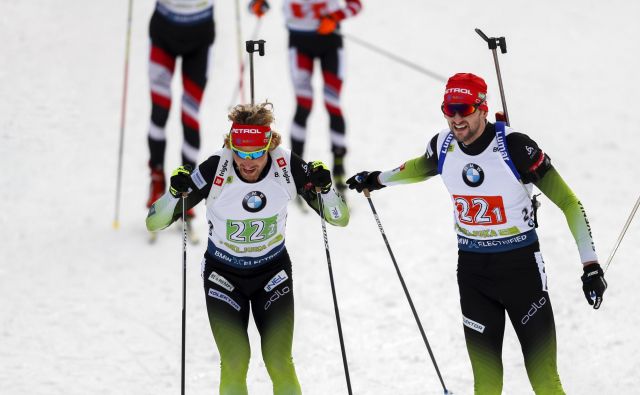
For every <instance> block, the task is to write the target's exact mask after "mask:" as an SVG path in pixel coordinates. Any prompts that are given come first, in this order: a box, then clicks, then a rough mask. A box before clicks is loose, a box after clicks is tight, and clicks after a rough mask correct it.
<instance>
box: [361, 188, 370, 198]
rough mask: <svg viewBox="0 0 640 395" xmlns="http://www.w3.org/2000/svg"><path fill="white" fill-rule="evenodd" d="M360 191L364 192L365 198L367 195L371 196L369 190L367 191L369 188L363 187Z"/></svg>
mask: <svg viewBox="0 0 640 395" xmlns="http://www.w3.org/2000/svg"><path fill="white" fill-rule="evenodd" d="M362 193H364V196H365V197H366V198H369V197H370V196H371V194H370V192H369V190H368V189H367V188H365V189H363V190H362Z"/></svg>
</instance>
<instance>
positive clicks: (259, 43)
mask: <svg viewBox="0 0 640 395" xmlns="http://www.w3.org/2000/svg"><path fill="white" fill-rule="evenodd" d="M265 42H266V41H264V40H248V41H247V42H246V47H245V48H246V50H247V52H248V53H254V52H258V55H260V56H264V44H265Z"/></svg>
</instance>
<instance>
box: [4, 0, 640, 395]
mask: <svg viewBox="0 0 640 395" xmlns="http://www.w3.org/2000/svg"><path fill="white" fill-rule="evenodd" d="M272 3H273V4H272V11H271V12H270V13H269V14H268V15H267V16H266V17H265V19H264V22H263V26H262V30H261V34H260V38H263V39H265V40H266V41H267V55H266V56H265V57H262V58H260V57H257V58H256V59H255V66H256V98H257V100H264V99H269V100H270V101H271V102H273V103H274V105H275V112H276V125H275V126H276V128H277V129H278V130H280V131H282V132H283V134H284V135H285V136H288V128H289V123H290V119H291V116H292V112H293V109H294V107H293V105H294V103H293V95H292V89H291V87H290V83H289V77H288V71H287V67H288V66H287V47H286V45H287V44H286V34H285V30H284V27H283V21H282V12H281V9H280V8H281V2H280V1H276V0H274V1H273V2H272ZM401 3H402V4H400V3H398V4H396V3H393V4H392V3H390V2H380V1H364V10H363V12H362V13H361V15H359V16H358V17H357V18H355V19H353V20H351V21H347V22H345V23H344V29H345V32H348V33H350V34H353V35H354V36H357V37H359V38H361V39H365V40H367V41H369V42H372V43H374V44H375V45H378V46H380V47H383V48H386V49H388V50H390V51H392V52H394V53H396V54H399V55H401V56H403V57H406V58H407V59H409V60H410V61H413V62H415V63H418V64H420V65H422V66H424V67H426V68H428V69H430V70H433V71H434V72H436V73H438V74H442V75H447V76H448V75H451V74H453V73H455V72H461V71H471V72H474V73H476V74H479V75H481V76H483V77H485V79H486V80H487V83H488V84H489V86H490V88H489V105H490V110H491V111H492V112H493V111H495V110H497V109H498V108H499V107H500V96H499V92H498V86H497V78H496V76H495V70H494V65H493V61H492V56H491V53H490V51H489V50H487V48H486V44H485V43H484V42H483V41H481V39H480V38H479V37H478V36H477V35H476V34H475V32H474V31H473V29H474V28H476V27H479V28H481V29H483V31H484V32H485V33H486V34H488V35H489V36H502V35H504V36H506V37H507V44H508V49H509V52H508V53H507V54H505V55H499V59H500V66H501V70H502V73H503V80H504V83H505V91H506V97H507V101H508V109H509V113H510V117H511V121H512V124H513V125H514V127H515V128H516V129H517V130H519V131H522V132H525V133H529V134H530V135H531V136H532V137H533V138H534V139H535V140H536V141H537V142H538V143H539V145H540V146H541V147H542V149H543V150H544V151H545V152H547V153H548V154H549V155H550V156H551V158H552V160H553V162H554V164H555V166H556V167H557V169H558V170H559V172H560V173H561V174H562V175H563V177H564V178H565V179H566V180H567V181H568V183H569V185H570V186H571V187H572V188H573V190H574V192H575V193H576V194H577V195H578V196H579V197H580V198H581V201H582V202H583V203H584V205H585V207H586V209H587V212H588V214H589V218H590V221H591V226H592V229H593V234H594V237H595V241H596V246H597V247H598V251H599V255H600V260H601V262H602V263H604V261H605V260H606V258H607V257H608V255H609V252H610V251H611V248H612V247H613V245H614V243H615V240H616V239H617V237H618V234H619V232H620V229H621V228H622V225H623V224H624V222H625V220H626V218H627V215H628V214H629V212H630V210H631V207H632V206H633V204H634V202H635V200H636V199H637V197H638V194H639V193H640V184H639V183H638V181H637V177H636V173H637V172H636V168H637V165H636V155H637V153H636V148H637V146H638V143H640V137H639V134H638V133H639V130H638V124H640V115H639V113H638V112H637V111H635V108H634V107H633V103H635V101H636V100H637V97H636V96H637V95H636V92H637V91H638V88H639V87H640V77H639V74H638V70H639V69H640V58H639V56H638V51H637V37H639V36H640V25H638V23H637V21H636V18H635V17H636V16H637V15H639V14H640V4H637V3H633V2H625V1H622V0H612V1H609V2H606V3H605V2H596V1H592V0H589V1H577V0H568V1H564V2H551V1H549V0H544V1H539V2H535V3H526V4H515V3H517V2H506V1H491V0H490V1H487V2H484V3H478V2H471V1H468V0H462V1H458V2H440V3H433V2H424V1H419V0H403V1H402V2H401ZM2 4H3V6H4V8H5V10H4V12H3V14H2V15H1V16H0V37H2V38H3V40H2V41H3V44H2V48H3V51H2V52H3V58H2V61H1V62H0V87H2V91H3V94H2V95H0V161H1V164H2V169H3V171H2V173H1V175H0V180H1V181H2V182H1V183H0V185H2V186H3V187H4V190H5V196H6V198H5V200H6V199H8V202H7V203H8V204H7V206H6V207H7V209H6V210H5V213H4V214H3V215H2V216H0V225H2V226H0V239H1V240H2V247H1V248H0V258H1V259H0V298H1V299H0V323H1V325H0V383H2V384H1V389H0V393H2V394H11V395H14V394H65V395H66V394H175V393H177V392H178V391H179V387H180V331H181V327H180V314H181V299H180V297H181V273H182V255H181V252H182V251H181V246H182V242H181V236H180V233H179V232H177V231H172V230H169V231H165V232H164V233H162V234H160V236H159V238H158V241H157V243H156V245H153V246H150V245H149V244H148V243H147V238H148V235H147V233H146V230H145V229H144V217H145V215H146V209H145V207H144V202H145V200H146V193H147V186H148V174H147V168H146V162H147V146H146V128H147V123H148V115H149V99H148V90H147V89H148V84H147V74H146V72H147V53H148V37H147V28H148V22H149V17H150V15H151V11H152V9H153V4H154V2H153V1H151V0H147V1H136V2H134V15H133V25H132V36H131V56H130V65H129V67H130V68H129V73H130V74H129V91H128V103H129V104H128V112H127V123H126V134H125V140H124V142H125V150H124V161H123V164H124V172H123V180H122V200H121V202H122V205H121V213H120V223H121V227H120V229H119V230H118V231H115V230H113V229H112V228H111V222H112V220H113V211H114V201H115V199H114V195H115V184H116V180H115V176H116V165H117V147H118V138H119V117H120V115H119V114H120V100H121V94H122V69H123V61H124V42H125V32H126V13H127V2H126V1H125V0H121V1H117V2H114V1H105V0H95V1H91V2H86V1H80V0H67V1H65V2H64V4H62V3H60V2H51V1H45V0H32V1H20V2H7V1H5V2H2ZM242 8H243V15H242V18H243V21H244V22H243V28H244V34H245V39H247V38H248V37H247V36H248V35H249V34H250V32H251V31H252V30H253V24H254V21H253V19H251V17H250V16H248V15H247V14H246V12H244V10H245V7H244V5H243V6H242ZM498 10H499V11H498ZM233 12H234V7H233V2H231V1H218V2H217V5H216V23H217V26H216V29H217V30H216V33H217V36H216V42H215V45H214V47H213V57H212V66H211V69H210V80H209V85H208V87H207V91H206V95H205V101H204V103H203V106H202V107H203V110H202V116H201V124H202V129H203V130H202V136H203V138H202V140H203V141H202V151H201V159H202V160H204V159H205V158H206V156H207V155H209V154H210V153H212V152H214V151H215V150H216V149H217V147H219V146H220V144H221V141H222V135H223V133H224V132H225V131H226V130H227V129H228V121H227V120H226V111H227V109H226V106H227V104H228V101H229V98H230V97H231V92H232V90H233V86H234V84H235V80H236V74H237V64H236V58H237V54H236V36H235V19H234V18H235V17H234V13H233ZM345 47H346V62H347V63H346V64H347V80H346V83H345V87H344V94H343V106H344V109H345V112H346V116H347V122H348V124H347V127H348V140H349V143H350V148H351V153H350V156H349V157H348V163H347V167H348V169H349V172H355V171H358V170H362V169H369V170H374V169H383V170H386V169H390V168H393V167H395V166H397V165H399V164H401V163H402V162H403V161H404V160H406V159H409V158H412V157H416V156H418V155H420V154H421V153H422V152H423V151H424V149H425V147H426V144H427V142H428V140H429V139H430V138H431V136H433V135H434V134H435V133H436V132H437V131H438V130H440V129H441V128H443V127H445V122H444V120H443V119H442V116H441V114H440V110H439V108H438V107H439V105H440V102H441V97H442V91H443V84H442V83H441V82H439V81H435V80H433V79H430V78H428V77H425V76H422V75H420V74H418V73H416V72H414V71H412V70H410V69H407V68H405V67H404V66H402V65H399V64H397V63H394V62H392V61H390V60H388V59H386V58H383V57H380V56H379V55H377V54H375V53H372V52H371V51H369V50H367V49H365V48H362V47H360V46H358V45H357V44H355V43H352V42H349V41H347V42H346V43H345ZM246 81H247V84H248V79H247V80H246ZM314 81H315V86H316V101H315V106H314V111H313V112H312V115H311V117H310V119H309V125H310V127H309V139H308V140H309V142H308V152H307V153H306V155H305V156H306V158H307V159H321V160H324V161H326V162H327V163H330V152H329V145H328V132H327V130H326V129H327V125H328V121H327V116H326V114H325V113H324V108H323V105H322V98H321V89H319V88H318V87H319V83H320V78H319V77H318V76H317V75H316V78H315V80H314ZM180 92H181V87H180V85H179V78H175V79H174V94H179V93H180ZM176 98H177V96H176ZM176 103H179V99H176V100H174V104H176ZM168 138H169V142H168V147H167V163H166V167H167V169H172V168H173V167H175V166H176V165H177V161H178V159H179V158H178V156H179V154H178V153H179V144H180V141H181V131H180V125H179V109H178V106H177V105H174V108H173V109H172V114H171V117H170V120H169V124H168ZM372 196H373V199H374V203H375V205H376V208H377V210H378V212H379V213H380V217H381V220H382V223H383V225H384V227H385V231H386V233H387V235H388V238H389V241H390V243H391V246H392V248H393V251H394V253H395V255H396V259H397V261H398V264H399V265H400V268H401V270H402V273H403V275H404V277H405V281H406V283H407V286H408V288H409V290H410V292H411V295H412V297H413V301H414V304H415V306H416V308H417V310H418V313H419V315H420V318H421V320H422V323H423V325H424V328H425V331H426V333H427V336H428V338H429V341H430V344H431V347H432V348H433V352H434V354H435V356H436V358H437V361H438V364H439V367H440V370H441V372H442V374H443V376H444V379H445V382H446V384H447V386H448V387H449V388H450V389H451V390H453V391H454V392H455V393H456V394H470V393H472V392H473V390H472V388H473V380H472V376H471V368H470V364H469V362H468V358H467V353H466V348H465V346H464V339H463V333H462V325H461V318H460V313H459V306H458V290H457V284H456V277H455V262H456V244H455V237H454V234H453V231H452V224H451V212H450V210H451V208H450V203H449V198H448V195H447V193H446V190H445V189H444V186H443V185H442V183H441V181H440V180H430V181H428V182H426V183H422V184H415V185H410V186H404V187H396V188H387V189H385V190H384V191H380V192H377V193H374V194H373V195H372ZM348 198H349V202H350V205H351V206H352V211H353V213H352V220H351V223H350V225H349V226H348V227H347V228H346V229H337V228H333V227H329V230H328V231H329V243H330V247H331V257H332V263H333V270H334V277H335V281H336V288H337V294H338V298H339V306H340V314H341V319H342V325H343V332H344V337H345V342H346V344H345V346H346V351H347V356H348V361H349V368H350V374H351V382H352V386H353V392H354V394H375V395H386V394H388V395H392V394H394V395H395V394H407V395H412V394H427V393H432V394H436V393H442V389H441V386H440V383H439V381H438V379H437V376H436V374H435V372H434V370H433V366H432V365H431V362H430V360H429V357H428V354H427V352H426V348H425V347H424V344H423V342H422V339H421V337H420V334H419V332H418V329H417V327H416V325H415V321H414V319H413V316H412V314H411V310H410V309H409V306H408V304H407V302H406V300H405V297H404V294H403V291H402V288H401V286H400V284H399V282H398V279H397V276H396V273H395V270H394V268H393V265H392V263H391V261H390V259H389V256H388V254H387V251H386V249H385V246H384V244H383V242H382V240H381V237H380V234H379V232H378V229H377V227H376V224H375V221H374V219H373V216H372V215H371V213H370V210H369V207H368V205H367V203H366V201H365V199H364V198H363V197H361V196H356V195H355V194H353V193H351V194H349V196H348ZM542 203H543V206H542V208H541V211H540V223H541V228H540V230H539V235H540V238H541V245H542V253H543V255H544V257H545V262H546V265H547V266H546V267H547V273H548V275H549V285H550V293H551V298H552V300H553V306H554V310H555V318H556V325H557V337H558V364H559V370H560V376H561V379H562V381H563V384H564V387H565V390H566V391H567V393H570V394H614V393H616V394H629V393H633V392H634V391H636V388H637V385H638V373H637V372H638V371H639V370H640V363H639V362H638V361H639V360H638V354H639V353H640V341H638V338H637V336H636V335H634V333H637V328H638V327H640V318H639V316H638V314H637V306H638V305H639V304H640V296H639V295H638V292H636V288H637V284H636V283H637V278H639V277H640V269H638V266H637V264H636V263H637V262H638V261H639V260H640V253H639V252H638V249H637V248H636V245H637V244H638V242H639V241H640V219H638V218H636V219H635V221H634V222H633V223H632V224H631V226H630V228H629V230H628V233H627V235H626V238H625V240H623V242H622V244H621V246H620V248H619V250H618V254H617V256H616V258H615V260H614V262H613V264H612V266H611V268H610V270H609V272H608V273H607V280H608V282H609V286H610V288H609V290H608V291H607V293H606V294H605V300H604V304H603V306H602V308H601V309H600V310H599V311H593V310H592V309H591V308H590V307H589V306H588V305H587V304H586V302H585V300H584V297H583V295H582V291H581V283H580V279H579V276H580V274H581V268H580V264H579V258H578V254H577V250H576V248H575V245H574V242H573V240H572V237H571V235H570V232H569V229H568V227H567V225H566V222H565V219H564V217H563V215H562V213H561V212H560V210H559V209H557V208H556V207H555V206H554V205H553V204H552V203H550V202H549V200H548V199H546V198H543V199H542ZM288 225H289V229H288V240H287V245H288V248H289V251H290V254H291V257H292V260H293V264H294V269H293V270H294V277H295V295H296V316H297V317H296V332H295V338H294V358H295V362H296V367H297V370H298V373H299V378H300V382H301V384H302V387H303V391H304V393H305V394H308V395H313V394H323V395H326V394H342V393H346V386H345V380H344V374H343V368H342V360H341V357H340V347H339V343H338V335H337V330H336V324H335V318H334V312H333V305H332V300H331V291H330V285H329V278H328V272H327V262H326V259H325V255H324V250H323V242H322V232H321V227H320V221H319V219H318V218H317V217H315V216H313V215H310V214H306V215H305V214H301V213H300V211H299V210H298V208H297V207H295V205H291V207H290V218H289V221H288ZM195 226H196V227H197V228H198V229H199V232H200V233H199V234H200V235H202V237H203V238H204V235H205V234H206V233H205V232H206V224H205V221H204V209H203V207H198V217H197V218H196V224H195ZM204 242H205V240H202V241H201V242H200V244H199V245H197V246H193V245H188V247H187V248H188V278H187V281H188V290H187V331H188V332H187V391H188V393H189V394H194V395H195V394H211V393H215V392H216V391H217V385H218V382H219V363H220V360H219V357H218V354H217V350H216V348H215V345H214V342H213V338H212V336H211V333H210V329H209V324H208V321H207V318H206V312H205V307H204V295H203V290H202V286H201V279H200V273H199V270H200V260H201V257H202V253H203V251H204V247H205V244H204ZM250 337H251V343H252V350H253V358H252V361H251V366H250V369H249V378H248V382H249V391H250V393H251V394H268V393H271V384H270V381H269V378H268V376H267V373H266V370H265V368H264V364H263V363H262V361H261V358H260V348H259V339H258V336H257V331H256V329H255V326H254V325H253V323H251V324H250ZM503 355H504V370H505V384H504V392H503V393H504V394H528V393H531V392H532V391H531V389H530V386H529V383H528V380H527V377H526V373H525V370H524V365H523V361H522V356H521V352H520V350H519V345H518V342H517V340H516V338H515V335H514V332H513V330H512V329H511V327H510V326H509V325H507V329H506V335H505V343H504V352H503Z"/></svg>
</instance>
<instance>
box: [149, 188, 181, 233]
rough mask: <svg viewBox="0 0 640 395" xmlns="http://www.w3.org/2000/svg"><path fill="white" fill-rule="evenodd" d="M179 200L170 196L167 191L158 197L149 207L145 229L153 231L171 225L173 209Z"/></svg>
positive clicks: (174, 217) (173, 216)
mask: <svg viewBox="0 0 640 395" xmlns="http://www.w3.org/2000/svg"><path fill="white" fill-rule="evenodd" d="M179 200H180V199H178V198H176V197H173V196H171V194H170V193H169V192H166V193H165V194H164V195H162V197H161V198H160V199H158V200H156V202H155V203H153V205H151V208H149V214H147V220H146V223H147V229H148V230H149V231H151V232H155V231H158V230H161V229H164V228H166V227H167V226H169V225H171V224H172V223H173V222H174V221H175V219H176V216H175V215H174V211H175V210H176V206H177V205H178V201H179Z"/></svg>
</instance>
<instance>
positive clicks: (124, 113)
mask: <svg viewBox="0 0 640 395" xmlns="http://www.w3.org/2000/svg"><path fill="white" fill-rule="evenodd" d="M132 8H133V0H129V11H128V15H127V35H126V37H127V38H126V40H125V52H124V83H123V87H122V107H121V108H120V141H119V143H118V172H117V175H116V208H115V213H114V216H113V228H114V229H118V228H119V227H120V185H121V184H122V151H123V149H124V125H125V119H126V116H127V86H128V85H129V48H130V47H131V45H130V44H131V11H132Z"/></svg>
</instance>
